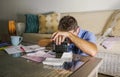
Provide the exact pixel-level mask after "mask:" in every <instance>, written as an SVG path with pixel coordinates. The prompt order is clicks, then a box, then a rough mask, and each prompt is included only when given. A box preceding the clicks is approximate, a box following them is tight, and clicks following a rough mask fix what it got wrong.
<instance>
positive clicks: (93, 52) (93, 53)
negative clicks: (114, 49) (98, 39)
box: [90, 50, 98, 57]
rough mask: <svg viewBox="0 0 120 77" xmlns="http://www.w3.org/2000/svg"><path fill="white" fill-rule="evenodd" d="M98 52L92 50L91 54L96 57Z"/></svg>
mask: <svg viewBox="0 0 120 77" xmlns="http://www.w3.org/2000/svg"><path fill="white" fill-rule="evenodd" d="M97 52H98V51H97V50H94V51H92V52H91V54H90V55H91V56H92V57H95V56H96V54H97Z"/></svg>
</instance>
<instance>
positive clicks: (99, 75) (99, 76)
mask: <svg viewBox="0 0 120 77" xmlns="http://www.w3.org/2000/svg"><path fill="white" fill-rule="evenodd" d="M98 77H113V76H109V75H104V74H100V73H99V74H98Z"/></svg>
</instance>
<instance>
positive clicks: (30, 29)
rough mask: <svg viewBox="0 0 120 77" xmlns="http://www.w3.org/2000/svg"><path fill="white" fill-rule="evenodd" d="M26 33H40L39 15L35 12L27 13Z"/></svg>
mask: <svg viewBox="0 0 120 77" xmlns="http://www.w3.org/2000/svg"><path fill="white" fill-rule="evenodd" d="M25 16H26V29H25V32H26V33H38V30H39V22H38V16H37V15H34V14H26V15H25Z"/></svg>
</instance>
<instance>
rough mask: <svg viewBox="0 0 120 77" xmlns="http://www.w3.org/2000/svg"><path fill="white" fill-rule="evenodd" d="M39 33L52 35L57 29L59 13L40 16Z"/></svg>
mask: <svg viewBox="0 0 120 77" xmlns="http://www.w3.org/2000/svg"><path fill="white" fill-rule="evenodd" d="M38 17H39V33H42V34H44V33H48V34H50V33H54V32H55V31H57V29H58V24H59V20H60V13H55V12H53V13H49V14H40V15H39V16H38Z"/></svg>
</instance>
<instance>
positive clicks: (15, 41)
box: [11, 36, 23, 46]
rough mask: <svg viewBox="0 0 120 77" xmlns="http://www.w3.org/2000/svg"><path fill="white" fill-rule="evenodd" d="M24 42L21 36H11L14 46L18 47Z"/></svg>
mask: <svg viewBox="0 0 120 77" xmlns="http://www.w3.org/2000/svg"><path fill="white" fill-rule="evenodd" d="M22 40H23V37H21V36H11V43H12V45H13V46H18V45H19V44H20V43H21V42H22Z"/></svg>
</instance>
